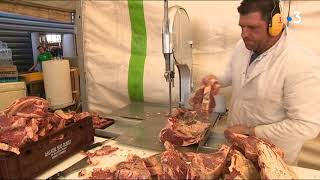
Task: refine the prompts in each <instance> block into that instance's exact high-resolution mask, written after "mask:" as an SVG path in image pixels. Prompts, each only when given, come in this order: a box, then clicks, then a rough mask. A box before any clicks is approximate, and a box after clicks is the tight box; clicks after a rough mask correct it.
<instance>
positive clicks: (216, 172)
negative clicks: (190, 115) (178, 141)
mask: <svg viewBox="0 0 320 180" xmlns="http://www.w3.org/2000/svg"><path fill="white" fill-rule="evenodd" d="M165 148H166V151H164V152H163V153H161V154H157V155H153V156H150V157H148V158H145V159H144V161H145V164H146V166H147V168H148V169H149V171H150V172H151V175H152V176H157V177H158V179H215V178H218V177H219V176H221V174H222V173H223V170H224V168H225V162H226V158H227V155H228V152H229V149H230V148H229V146H226V145H222V146H221V148H220V149H219V150H218V151H217V152H215V153H208V154H204V153H192V152H187V153H182V152H179V151H177V150H175V149H174V147H173V145H172V144H170V143H169V142H165Z"/></svg>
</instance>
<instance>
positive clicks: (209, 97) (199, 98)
mask: <svg viewBox="0 0 320 180" xmlns="http://www.w3.org/2000/svg"><path fill="white" fill-rule="evenodd" d="M211 91H212V88H211V86H201V87H199V88H198V89H197V90H196V91H195V93H194V94H193V96H192V97H191V98H190V100H189V104H190V105H191V107H192V109H193V110H194V111H197V112H202V113H211V112H213V108H214V107H215V106H216V103H215V99H214V96H213V94H214V93H217V92H211Z"/></svg>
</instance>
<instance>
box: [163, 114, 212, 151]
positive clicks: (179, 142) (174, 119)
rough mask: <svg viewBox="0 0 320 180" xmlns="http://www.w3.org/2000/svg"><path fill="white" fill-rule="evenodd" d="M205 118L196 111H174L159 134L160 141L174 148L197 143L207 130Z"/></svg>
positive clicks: (208, 124)
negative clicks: (174, 146)
mask: <svg viewBox="0 0 320 180" xmlns="http://www.w3.org/2000/svg"><path fill="white" fill-rule="evenodd" d="M209 126H210V123H208V120H207V117H205V116H204V115H203V114H201V113H198V112H196V111H190V110H187V109H176V111H175V113H174V114H173V115H172V116H171V117H169V119H168V122H167V125H166V127H165V128H164V129H162V130H161V132H160V141H161V142H165V141H169V142H170V143H171V144H173V145H176V146H188V145H191V144H196V143H199V142H200V141H201V140H202V138H203V137H204V135H205V133H206V131H207V130H208V128H209Z"/></svg>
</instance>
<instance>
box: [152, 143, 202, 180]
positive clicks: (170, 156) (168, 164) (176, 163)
mask: <svg viewBox="0 0 320 180" xmlns="http://www.w3.org/2000/svg"><path fill="white" fill-rule="evenodd" d="M164 145H165V148H166V151H164V152H163V153H162V154H161V157H160V164H161V166H162V173H161V174H157V176H158V179H163V180H165V179H197V177H198V175H197V174H196V173H195V172H194V171H193V170H192V169H191V166H190V164H188V163H187V162H186V161H185V159H184V156H183V154H182V153H180V152H178V151H176V150H175V149H174V147H173V146H172V145H171V144H170V143H169V142H165V144H164Z"/></svg>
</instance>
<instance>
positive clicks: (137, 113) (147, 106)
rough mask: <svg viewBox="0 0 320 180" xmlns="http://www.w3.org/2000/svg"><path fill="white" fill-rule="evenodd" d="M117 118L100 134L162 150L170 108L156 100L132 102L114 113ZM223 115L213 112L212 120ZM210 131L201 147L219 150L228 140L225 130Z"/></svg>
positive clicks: (190, 149)
mask: <svg viewBox="0 0 320 180" xmlns="http://www.w3.org/2000/svg"><path fill="white" fill-rule="evenodd" d="M108 117H111V118H113V119H114V120H115V123H114V125H112V126H110V127H108V128H106V129H104V130H96V134H97V135H100V136H107V137H108V136H109V137H111V136H118V137H117V139H116V140H117V141H118V142H119V143H122V144H125V145H130V146H134V147H139V148H145V149H150V150H156V151H162V150H163V149H164V147H163V144H162V143H161V142H160V141H159V133H160V131H161V129H162V128H164V127H165V124H166V123H167V119H168V107H167V106H164V105H160V104H152V103H132V104H129V105H127V106H125V107H124V108H121V109H119V110H117V111H115V112H113V113H111V114H110V116H108ZM219 117H220V115H219V114H218V113H213V114H211V115H210V117H209V121H210V122H211V123H213V124H215V122H216V121H218V119H219ZM213 129H214V127H213V128H212V129H211V132H209V134H208V136H209V138H208V140H207V143H205V145H204V146H202V147H201V150H203V151H205V150H206V151H207V150H216V149H217V147H218V145H219V144H221V143H224V136H223V134H221V133H216V132H214V131H213ZM197 147H198V146H197V145H194V146H189V147H188V148H180V149H179V150H183V151H195V150H196V149H197Z"/></svg>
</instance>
